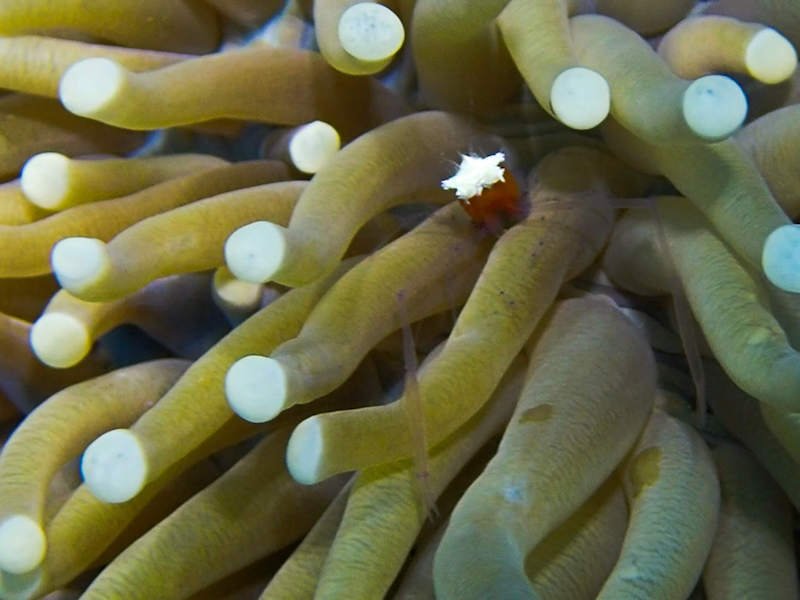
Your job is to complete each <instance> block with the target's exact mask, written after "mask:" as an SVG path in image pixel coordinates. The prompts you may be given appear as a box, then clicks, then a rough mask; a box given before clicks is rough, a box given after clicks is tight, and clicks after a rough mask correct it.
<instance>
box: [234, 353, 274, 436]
mask: <svg viewBox="0 0 800 600" xmlns="http://www.w3.org/2000/svg"><path fill="white" fill-rule="evenodd" d="M225 396H226V397H227V399H228V404H229V405H230V407H231V410H233V412H235V413H236V414H237V415H239V416H240V417H241V418H242V419H244V420H245V421H250V422H251V423H265V422H267V421H270V420H272V419H274V418H275V417H277V416H278V415H279V414H280V413H281V412H282V411H283V410H284V409H286V408H287V400H288V397H289V374H288V372H287V370H286V368H285V367H284V366H283V365H282V364H281V363H280V362H278V361H277V360H275V359H274V358H269V357H267V356H258V355H251V356H245V357H244V358H242V359H239V360H237V361H236V362H235V363H233V365H231V367H230V369H228V372H227V374H226V375H225Z"/></svg>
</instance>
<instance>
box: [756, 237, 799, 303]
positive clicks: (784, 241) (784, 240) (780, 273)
mask: <svg viewBox="0 0 800 600" xmlns="http://www.w3.org/2000/svg"><path fill="white" fill-rule="evenodd" d="M761 266H762V268H763V269H764V274H765V275H766V277H767V279H768V280H769V281H770V283H772V284H773V285H775V286H776V287H778V288H780V289H782V290H784V291H786V292H794V293H800V225H793V224H790V225H783V226H782V227H778V228H777V229H776V230H775V231H773V232H772V233H770V234H769V236H767V239H766V241H765V242H764V250H763V252H762V255H761Z"/></svg>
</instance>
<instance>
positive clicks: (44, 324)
mask: <svg viewBox="0 0 800 600" xmlns="http://www.w3.org/2000/svg"><path fill="white" fill-rule="evenodd" d="M30 343H31V349H32V350H33V353H34V354H35V355H36V357H37V358H38V359H39V360H40V361H42V362H43V363H44V364H46V365H48V366H50V367H54V368H56V369H66V368H69V367H71V366H73V365H76V364H78V363H79V362H80V361H81V360H83V358H84V357H85V356H86V355H87V354H89V350H91V348H92V338H91V336H90V335H89V332H88V331H87V329H86V326H85V325H84V324H83V323H82V322H81V321H79V320H78V319H76V318H75V317H73V316H72V315H69V314H66V313H59V312H46V313H45V314H43V315H42V316H41V317H39V319H37V320H36V322H35V323H34V324H33V327H31V334H30Z"/></svg>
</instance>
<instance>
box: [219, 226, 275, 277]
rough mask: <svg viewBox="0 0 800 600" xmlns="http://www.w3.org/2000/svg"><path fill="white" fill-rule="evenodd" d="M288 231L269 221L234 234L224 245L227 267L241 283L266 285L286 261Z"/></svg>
mask: <svg viewBox="0 0 800 600" xmlns="http://www.w3.org/2000/svg"><path fill="white" fill-rule="evenodd" d="M287 250H288V240H287V236H286V230H285V229H284V228H283V227H281V226H280V225H275V224H274V223H270V222H268V221H256V222H254V223H250V224H249V225H245V226H244V227H240V228H239V229H237V230H236V231H234V232H233V233H232V234H231V235H230V237H229V238H228V239H227V241H226V242H225V263H226V264H227V266H228V269H230V271H231V273H233V274H234V275H235V276H236V277H237V278H238V279H241V280H243V281H249V282H251V283H265V282H267V281H270V279H271V278H272V277H273V276H274V275H275V273H277V272H278V270H279V269H280V267H281V265H283V263H284V261H285V260H286V253H287Z"/></svg>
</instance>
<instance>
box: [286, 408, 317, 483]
mask: <svg viewBox="0 0 800 600" xmlns="http://www.w3.org/2000/svg"><path fill="white" fill-rule="evenodd" d="M323 446H324V444H323V441H322V427H321V424H320V420H319V419H318V418H317V417H316V416H314V417H309V418H308V419H306V420H305V421H302V422H301V423H300V424H299V425H298V426H297V427H295V429H294V431H293V432H292V435H291V437H290V438H289V444H288V445H287V447H286V467H287V468H288V469H289V473H290V474H291V476H292V477H294V479H295V481H297V482H298V483H302V484H305V485H313V484H315V483H319V482H320V481H321V480H322V479H323V477H321V476H320V473H319V466H320V462H321V460H322V451H323Z"/></svg>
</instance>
